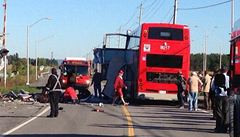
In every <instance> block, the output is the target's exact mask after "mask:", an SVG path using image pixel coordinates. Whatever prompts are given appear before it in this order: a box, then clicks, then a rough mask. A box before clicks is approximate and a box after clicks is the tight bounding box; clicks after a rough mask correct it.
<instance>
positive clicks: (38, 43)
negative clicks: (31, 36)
mask: <svg viewBox="0 0 240 137" xmlns="http://www.w3.org/2000/svg"><path fill="white" fill-rule="evenodd" d="M51 37H54V35H50V36H48V37H45V38H43V39H41V40H38V41H36V47H35V50H36V51H35V56H36V63H35V65H36V66H35V69H36V71H35V72H36V74H35V75H36V80H37V79H38V46H39V45H40V42H42V41H44V40H47V39H49V38H51Z"/></svg>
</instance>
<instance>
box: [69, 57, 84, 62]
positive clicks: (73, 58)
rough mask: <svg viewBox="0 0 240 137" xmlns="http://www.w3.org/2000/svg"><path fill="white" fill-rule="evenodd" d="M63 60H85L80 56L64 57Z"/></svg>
mask: <svg viewBox="0 0 240 137" xmlns="http://www.w3.org/2000/svg"><path fill="white" fill-rule="evenodd" d="M65 60H82V61H87V59H86V58H81V57H66V58H65Z"/></svg>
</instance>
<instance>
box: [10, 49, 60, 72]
mask: <svg viewBox="0 0 240 137" xmlns="http://www.w3.org/2000/svg"><path fill="white" fill-rule="evenodd" d="M7 59H8V64H9V65H12V67H11V71H12V73H15V74H16V73H18V74H20V75H24V74H26V70H27V66H26V64H27V59H26V58H20V57H19V55H18V53H15V54H14V55H9V56H7ZM29 63H30V67H31V66H35V65H36V59H32V58H30V59H29ZM37 64H38V66H57V65H58V62H57V60H55V59H48V58H38V63H37Z"/></svg>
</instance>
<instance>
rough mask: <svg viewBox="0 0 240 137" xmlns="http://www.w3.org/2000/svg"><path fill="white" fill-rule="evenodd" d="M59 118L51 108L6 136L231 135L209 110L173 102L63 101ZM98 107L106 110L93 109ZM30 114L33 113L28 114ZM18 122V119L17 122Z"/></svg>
mask: <svg viewBox="0 0 240 137" xmlns="http://www.w3.org/2000/svg"><path fill="white" fill-rule="evenodd" d="M61 106H62V107H63V110H60V114H59V117H58V118H47V117H46V116H47V115H48V113H49V111H48V112H46V113H43V114H42V115H41V116H38V117H36V119H34V120H33V121H31V122H29V123H27V124H26V125H24V126H23V127H20V128H19V129H17V130H16V131H13V132H12V133H10V134H9V135H5V136H7V137H83V136H84V137H108V136H109V137H110V136H111V137H120V136H139V137H186V136H188V137H228V135H227V134H219V133H218V134H216V133H214V132H213V131H214V130H213V129H214V126H215V121H213V120H210V118H211V115H210V114H209V113H208V112H203V111H198V112H188V111H187V109H183V110H182V109H178V108H177V107H176V106H172V105H166V104H165V105H159V104H158V105H140V106H128V107H123V106H112V105H110V104H104V107H103V108H101V107H99V106H98V105H97V104H92V103H82V104H80V105H73V104H61ZM95 108H98V109H103V110H104V112H96V111H93V110H94V109H95ZM29 118H31V117H29ZM18 124H19V123H18Z"/></svg>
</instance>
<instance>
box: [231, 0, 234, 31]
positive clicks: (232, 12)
mask: <svg viewBox="0 0 240 137" xmlns="http://www.w3.org/2000/svg"><path fill="white" fill-rule="evenodd" d="M233 26H234V0H232V2H231V32H233Z"/></svg>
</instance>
